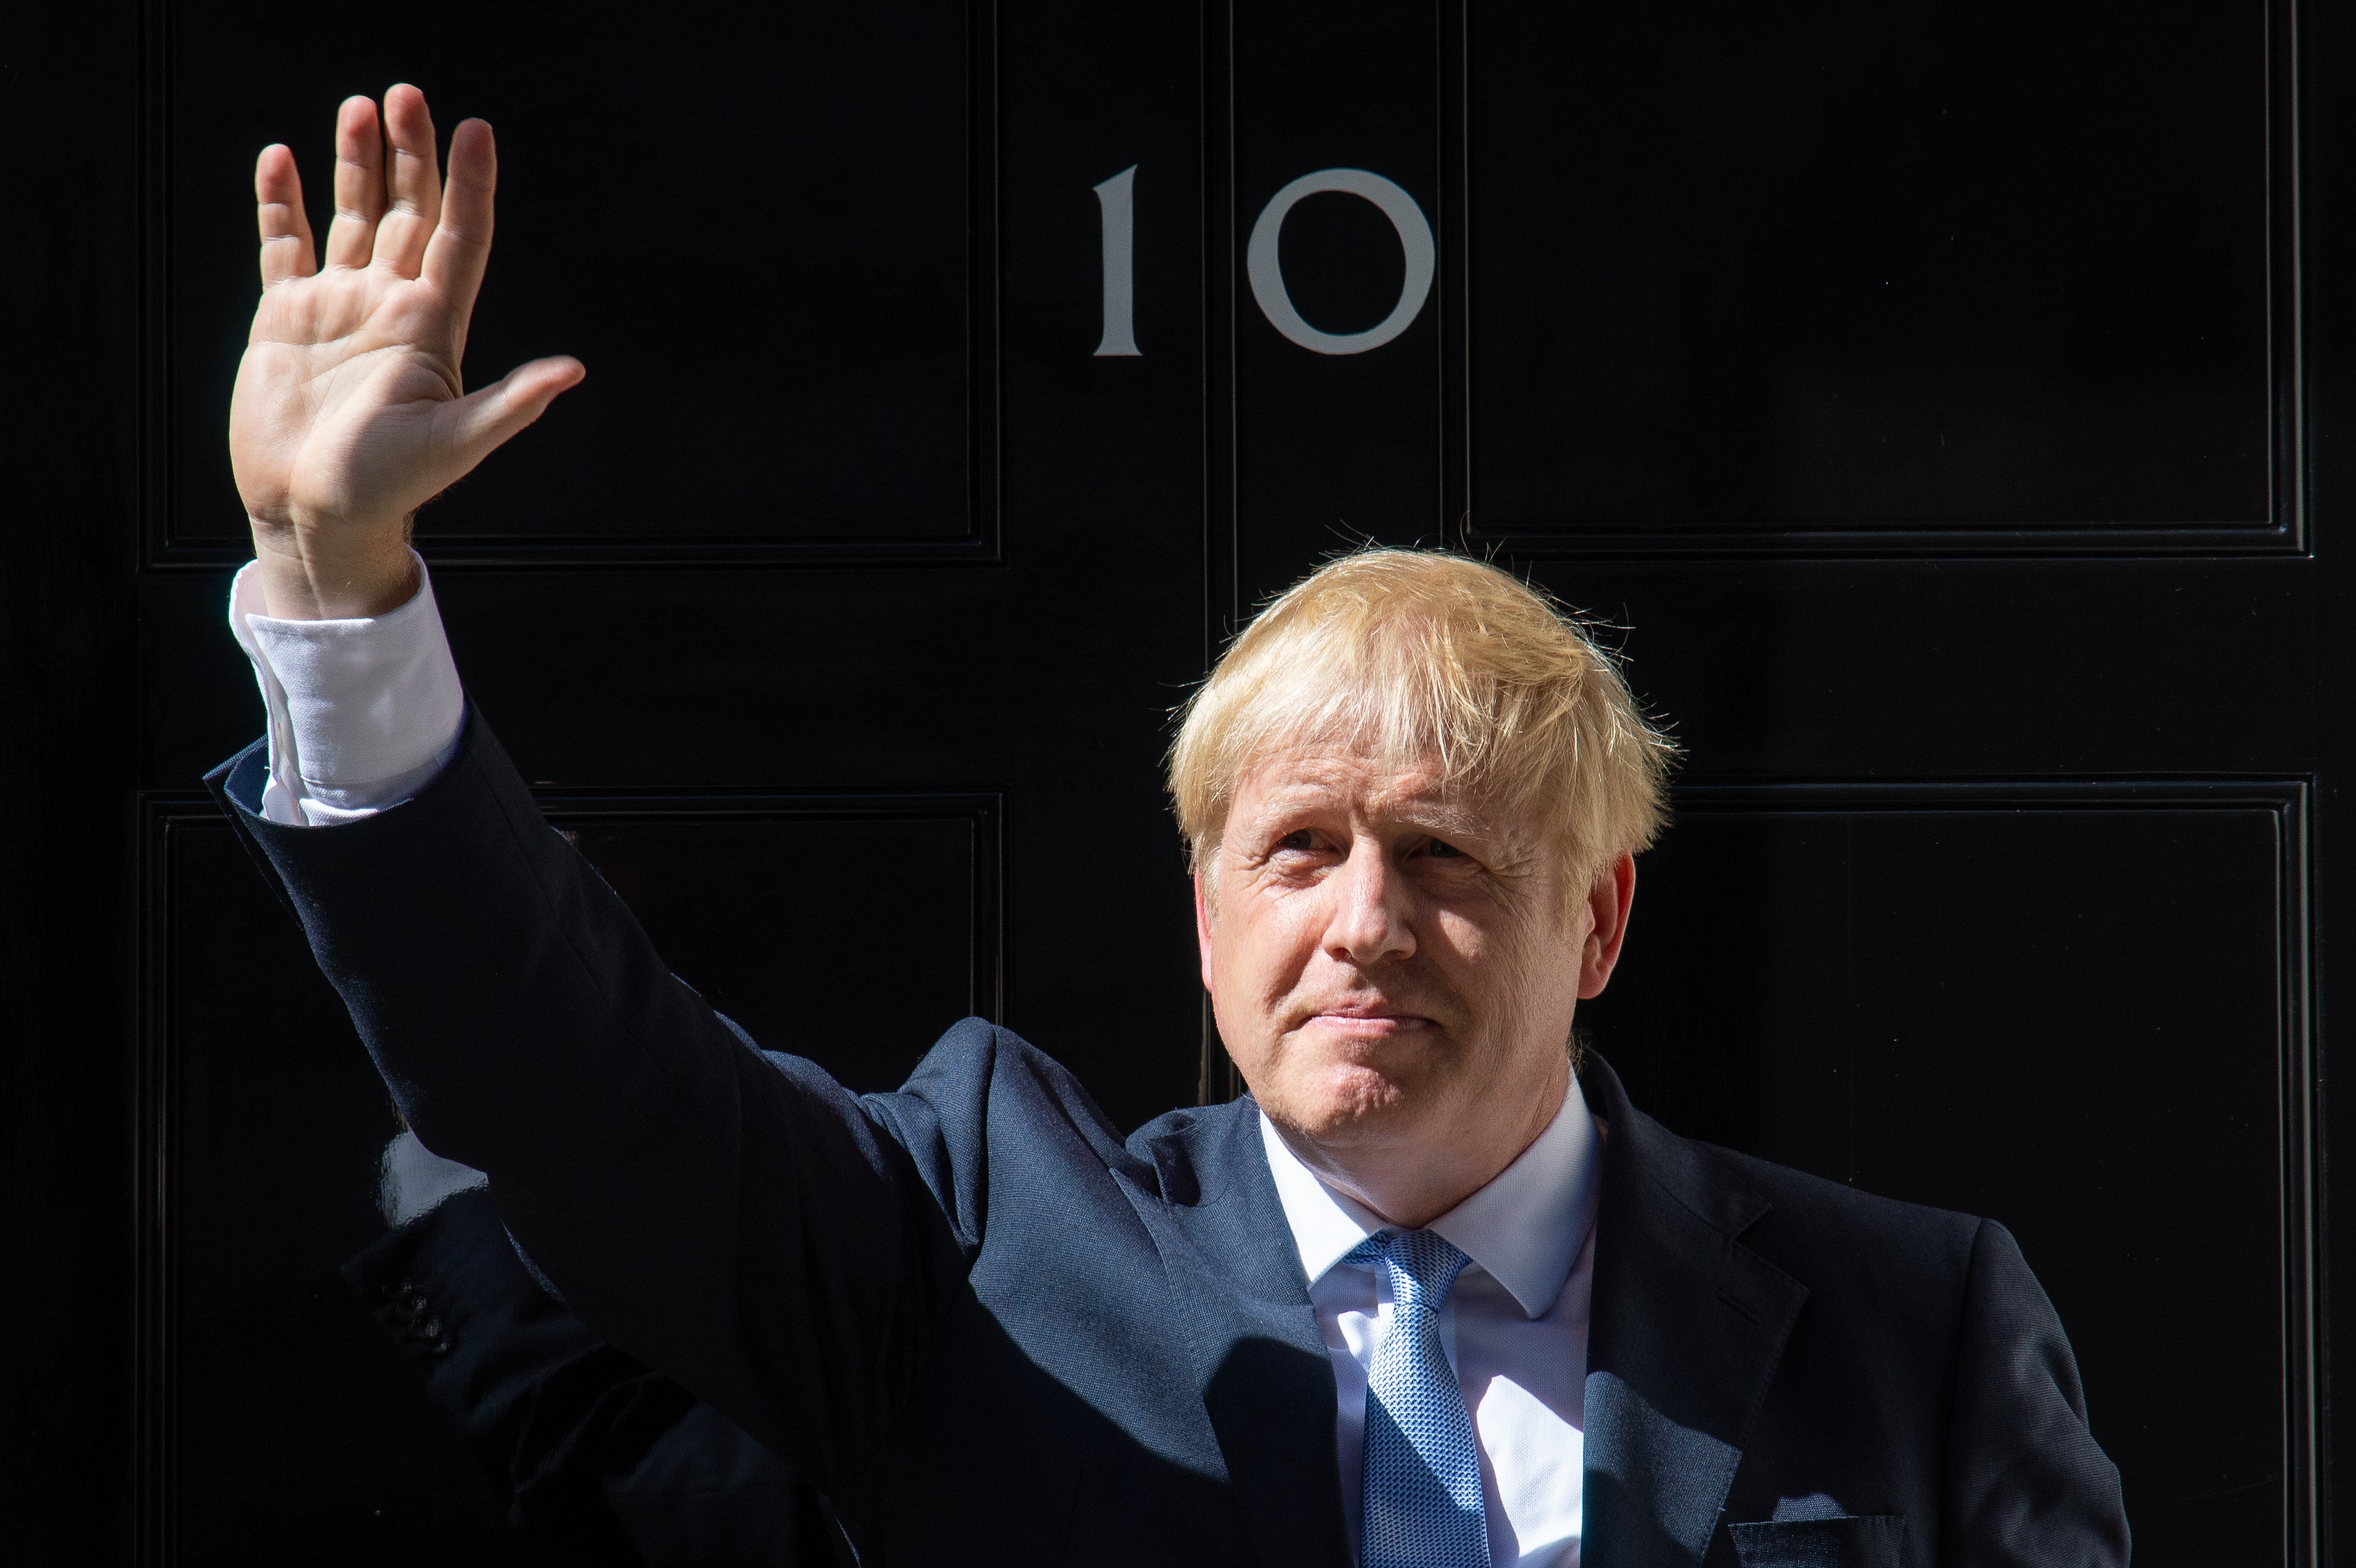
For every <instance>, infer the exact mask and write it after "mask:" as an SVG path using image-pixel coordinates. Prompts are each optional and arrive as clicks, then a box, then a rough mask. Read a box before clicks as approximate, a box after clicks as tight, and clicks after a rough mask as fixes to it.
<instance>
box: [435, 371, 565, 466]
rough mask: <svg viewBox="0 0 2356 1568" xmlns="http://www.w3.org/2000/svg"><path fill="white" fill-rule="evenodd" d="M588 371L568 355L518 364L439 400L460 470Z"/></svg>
mask: <svg viewBox="0 0 2356 1568" xmlns="http://www.w3.org/2000/svg"><path fill="white" fill-rule="evenodd" d="M588 373H589V372H588V370H587V369H586V368H585V367H584V365H583V364H582V363H581V361H580V360H576V359H574V358H573V356H572V355H570V354H556V355H552V356H551V357H550V358H548V359H545V360H532V361H531V362H530V364H527V365H518V366H517V367H516V368H515V369H514V370H512V371H509V372H508V373H507V374H506V375H505V376H503V377H501V378H500V379H499V380H498V381H493V382H492V383H491V384H490V385H489V386H487V387H483V388H480V389H478V390H477V391H475V392H469V393H467V394H466V396H465V397H462V398H460V399H459V400H458V401H457V402H456V403H445V404H444V411H445V412H444V418H445V419H447V420H448V421H449V422H450V444H451V446H453V447H455V449H456V450H455V456H457V458H458V461H459V463H460V465H461V466H462V469H463V468H472V467H474V466H475V465H476V464H477V463H479V462H481V461H482V460H483V459H484V458H485V457H486V456H489V455H490V454H491V452H492V451H494V450H495V449H497V448H498V447H499V446H502V445H504V444H505V443H506V442H507V441H508V440H509V438H510V437H511V436H513V435H515V433H516V432H517V431H519V430H521V429H522V428H523V427H524V426H525V425H527V424H530V423H531V422H532V421H533V420H535V419H538V418H539V417H540V416H541V414H543V413H547V412H548V405H549V404H550V403H554V402H555V401H556V399H557V396H558V394H559V393H561V392H566V391H568V390H570V389H571V388H573V387H575V386H578V385H580V384H581V379H582V378H583V377H584V376H585V375H587V374H588Z"/></svg>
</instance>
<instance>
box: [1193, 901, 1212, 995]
mask: <svg viewBox="0 0 2356 1568" xmlns="http://www.w3.org/2000/svg"><path fill="white" fill-rule="evenodd" d="M1194 947H1195V950H1197V951H1198V952H1200V953H1201V954H1202V959H1203V989H1204V990H1205V991H1209V990H1211V989H1212V984H1211V899H1210V895H1209V894H1207V893H1205V891H1204V890H1203V874H1202V873H1201V872H1200V871H1197V872H1196V873H1194Z"/></svg>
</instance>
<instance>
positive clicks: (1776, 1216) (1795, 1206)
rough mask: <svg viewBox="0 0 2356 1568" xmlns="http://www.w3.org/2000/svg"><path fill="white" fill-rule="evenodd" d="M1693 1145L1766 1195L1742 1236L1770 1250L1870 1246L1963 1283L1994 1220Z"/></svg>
mask: <svg viewBox="0 0 2356 1568" xmlns="http://www.w3.org/2000/svg"><path fill="white" fill-rule="evenodd" d="M1689 1146H1690V1147H1692V1148H1693V1149H1694V1150H1695V1151H1696V1152H1697V1155H1699V1156H1700V1158H1701V1159H1702V1160H1703V1161H1705V1162H1707V1163H1708V1164H1709V1165H1713V1166H1715V1167H1717V1169H1718V1170H1719V1171H1720V1172H1721V1173H1722V1174H1723V1176H1725V1178H1726V1179H1728V1180H1730V1181H1731V1182H1733V1183H1736V1184H1738V1185H1740V1187H1745V1188H1747V1189H1749V1190H1750V1191H1751V1192H1753V1193H1755V1194H1757V1195H1758V1197H1760V1198H1762V1199H1763V1200H1764V1202H1765V1204H1766V1208H1764V1209H1763V1210H1762V1212H1761V1213H1760V1215H1759V1217H1758V1218H1757V1219H1756V1220H1755V1221H1754V1222H1753V1224H1752V1225H1751V1227H1749V1229H1748V1230H1746V1233H1745V1234H1744V1236H1743V1238H1742V1239H1743V1240H1744V1242H1745V1243H1746V1244H1747V1245H1750V1246H1752V1247H1754V1248H1757V1249H1759V1250H1761V1251H1765V1252H1768V1253H1769V1254H1770V1255H1772V1254H1774V1253H1776V1252H1780V1251H1803V1252H1808V1253H1831V1254H1842V1253H1847V1254H1850V1255H1856V1254H1858V1253H1862V1252H1867V1251H1870V1252H1872V1253H1875V1254H1878V1255H1880V1256H1883V1257H1886V1258H1890V1259H1892V1260H1893V1261H1894V1260H1896V1259H1910V1260H1912V1261H1913V1262H1915V1263H1916V1264H1917V1265H1918V1266H1928V1267H1931V1268H1933V1269H1935V1270H1936V1271H1937V1272H1939V1273H1943V1274H1949V1275H1952V1277H1953V1278H1954V1279H1955V1280H1956V1281H1957V1282H1958V1283H1960V1281H1961V1280H1962V1278H1963V1276H1964V1274H1965V1273H1967V1272H1968V1270H1969V1268H1970V1266H1971V1261H1972V1254H1973V1251H1974V1248H1975V1247H1976V1245H1977V1243H1978V1240H1979V1237H1980V1233H1981V1230H1982V1229H1983V1228H1984V1227H1987V1226H1988V1225H1989V1222H1988V1221H1987V1220H1985V1219H1981V1218H1980V1217H1978V1216H1977V1215H1973V1214H1965V1213H1963V1212H1961V1211H1959V1210H1956V1209H1952V1208H1933V1207H1932V1206H1930V1205H1928V1204H1922V1203H1909V1202H1907V1201H1905V1200H1903V1199H1901V1198H1895V1197H1882V1196H1881V1195H1880V1194H1879V1193H1874V1192H1868V1191H1866V1190H1864V1189H1863V1188H1861V1187H1854V1186H1852V1185H1850V1184H1849V1183H1847V1182H1843V1181H1834V1180H1832V1179H1830V1178H1828V1177H1826V1176H1814V1175H1811V1174H1810V1173H1808V1172H1806V1171H1803V1170H1798V1169H1795V1168H1794V1167H1793V1166H1790V1165H1777V1164H1775V1163H1774V1162H1772V1161H1771V1160H1763V1159H1761V1158H1759V1157H1758V1156H1757V1155H1746V1154H1742V1153H1740V1152H1739V1151H1736V1150H1733V1149H1728V1148H1721V1147H1719V1145H1717V1144H1690V1145H1689Z"/></svg>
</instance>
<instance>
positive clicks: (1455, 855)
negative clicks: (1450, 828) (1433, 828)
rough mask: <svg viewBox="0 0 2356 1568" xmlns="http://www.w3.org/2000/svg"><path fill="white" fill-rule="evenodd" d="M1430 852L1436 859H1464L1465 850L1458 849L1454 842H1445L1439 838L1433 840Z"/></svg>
mask: <svg viewBox="0 0 2356 1568" xmlns="http://www.w3.org/2000/svg"><path fill="white" fill-rule="evenodd" d="M1429 853H1430V854H1431V856H1432V857H1433V858H1434V859H1436V860H1462V859H1463V858H1464V852H1463V851H1462V850H1461V849H1458V848H1457V847H1456V846H1455V845H1454V844H1452V843H1442V842H1440V840H1439V839H1434V840H1432V841H1431V848H1430V852H1429Z"/></svg>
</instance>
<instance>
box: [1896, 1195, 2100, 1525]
mask: <svg viewBox="0 0 2356 1568" xmlns="http://www.w3.org/2000/svg"><path fill="white" fill-rule="evenodd" d="M1962 1332H1963V1343H1962V1345H1961V1347H1960V1354H1959V1355H1958V1357H1957V1360H1956V1373H1955V1401H1954V1416H1953V1419H1952V1425H1951V1429H1950V1434H1949V1441H1948V1445H1947V1473H1946V1477H1945V1490H1946V1506H1945V1510H1944V1511H1945V1516H1946V1530H1947V1540H1946V1541H1945V1543H1944V1550H1943V1551H1942V1552H1940V1556H1939V1561H1940V1562H1941V1563H1950V1564H1954V1568H2126V1562H2127V1520H2126V1507H2125V1505H2124V1503H2123V1502H2122V1500H2121V1498H2120V1495H2119V1472H2118V1468H2117V1466H2114V1465H2113V1464H2112V1463H2111V1461H2110V1459H2109V1457H2108V1456H2107V1455H2104V1452H2103V1451H2102V1449H2101V1447H2099V1446H2098V1445H2097V1444H2095V1442H2094V1433H2093V1431H2092V1430H2091V1429H2090V1428H2089V1426H2088V1424H2087V1420H2086V1400H2085V1394H2084V1392H2083V1390H2082V1389H2081V1387H2080V1385H2079V1380H2078V1363H2077V1359H2076V1358H2075V1357H2074V1356H2072V1354H2071V1351H2070V1341H2069V1339H2068V1337H2066V1336H2065V1335H2064V1334H2063V1333H2062V1331H2061V1319H2060V1318H2059V1317H2058V1316H2056V1315H2055V1314H2054V1311H2053V1304H2052V1303H2051V1301H2049V1300H2047V1299H2046V1295H2045V1292H2044V1290H2043V1288H2042V1287H2040V1285H2039V1284H2038V1283H2037V1279H2036V1276H2035V1275H2033V1274H2031V1273H2029V1264H2028V1262H2026V1261H2025V1260H2024V1259H2023V1258H2022V1257H2021V1255H2020V1248H2019V1245H2018V1244H2017V1243H2015V1242H2014V1240H2013V1239H2012V1236H2011V1233H2010V1232H2008V1231H2007V1230H2005V1228H2004V1227H2003V1226H2001V1225H1998V1224H1997V1223H1995V1222H1994V1221H1993V1220H1983V1221H1981V1223H1980V1228H1979V1232H1978V1235H1977V1237H1976V1240H1975V1241H1974V1243H1973V1250H1972V1261H1971V1269H1970V1273H1969V1276H1968V1278H1967V1281H1966V1283H1965V1306H1964V1323H1963V1331H1962Z"/></svg>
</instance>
